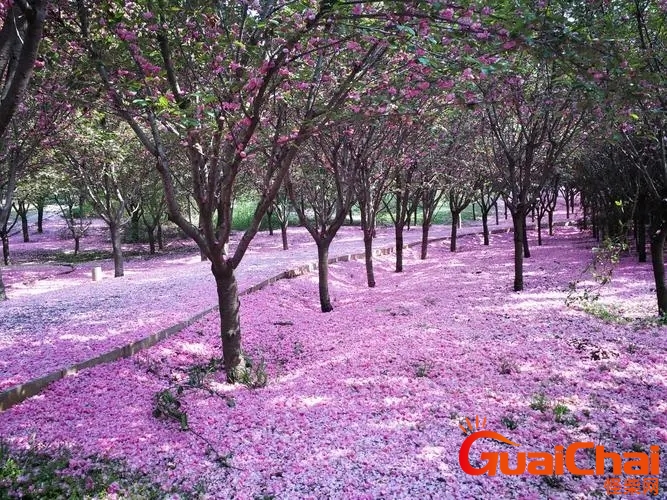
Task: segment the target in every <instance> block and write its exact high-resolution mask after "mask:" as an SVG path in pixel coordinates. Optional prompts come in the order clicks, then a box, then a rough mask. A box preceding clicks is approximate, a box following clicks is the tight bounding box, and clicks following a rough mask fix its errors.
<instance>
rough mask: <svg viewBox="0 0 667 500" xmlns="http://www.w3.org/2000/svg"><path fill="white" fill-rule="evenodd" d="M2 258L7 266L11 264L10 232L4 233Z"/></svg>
mask: <svg viewBox="0 0 667 500" xmlns="http://www.w3.org/2000/svg"><path fill="white" fill-rule="evenodd" d="M1 239H2V260H3V262H4V263H5V266H8V265H9V234H7V233H2V237H1Z"/></svg>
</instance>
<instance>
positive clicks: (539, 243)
mask: <svg viewBox="0 0 667 500" xmlns="http://www.w3.org/2000/svg"><path fill="white" fill-rule="evenodd" d="M543 217H544V214H542V215H540V214H537V246H538V247H541V246H542V218H543Z"/></svg>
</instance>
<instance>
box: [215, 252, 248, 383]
mask: <svg viewBox="0 0 667 500" xmlns="http://www.w3.org/2000/svg"><path fill="white" fill-rule="evenodd" d="M211 271H212V272H213V276H214V277H215V285H216V291H217V292H218V308H219V310H220V339H221V341H222V358H223V360H224V363H225V373H226V374H227V381H228V382H230V383H234V382H237V381H238V380H239V378H240V376H241V374H242V373H243V371H245V363H244V362H243V353H242V352H241V321H240V316H239V307H240V303H239V289H238V284H237V283H236V276H235V275H234V269H233V268H232V267H231V266H230V265H226V266H224V267H221V268H216V267H213V266H212V268H211Z"/></svg>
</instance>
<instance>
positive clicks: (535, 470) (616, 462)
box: [459, 417, 660, 476]
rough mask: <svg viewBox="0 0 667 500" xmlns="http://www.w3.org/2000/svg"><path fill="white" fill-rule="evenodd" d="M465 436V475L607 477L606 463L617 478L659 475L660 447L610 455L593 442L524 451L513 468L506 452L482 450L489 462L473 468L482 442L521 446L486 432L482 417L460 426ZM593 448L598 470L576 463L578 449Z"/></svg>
mask: <svg viewBox="0 0 667 500" xmlns="http://www.w3.org/2000/svg"><path fill="white" fill-rule="evenodd" d="M459 427H460V428H461V430H462V431H463V434H465V435H466V436H467V437H466V438H465V440H464V441H463V444H461V449H460V450H459V465H460V466H461V469H462V470H463V472H465V473H466V474H470V475H472V476H480V475H482V474H488V475H489V476H495V475H496V474H497V473H498V470H500V473H501V474H506V475H520V474H523V473H525V472H528V474H535V475H544V476H551V475H553V474H556V475H562V474H565V470H566V469H567V471H568V472H569V473H570V474H576V475H584V476H585V475H600V476H601V475H604V474H607V473H608V472H609V470H608V469H606V468H605V461H611V473H612V474H614V475H621V474H628V475H633V476H648V475H651V476H657V475H659V474H660V447H659V446H651V447H650V451H649V453H643V452H638V451H631V452H625V453H614V452H607V451H605V449H604V446H600V445H598V446H596V445H595V443H592V442H575V443H572V444H570V445H569V446H568V447H567V448H565V447H564V446H561V445H558V446H554V452H553V454H552V453H546V452H541V451H533V452H530V451H529V452H525V451H520V452H518V453H517V454H516V465H515V466H511V465H510V459H509V453H508V452H506V451H503V452H498V451H493V452H492V451H483V452H482V453H481V455H480V459H481V460H482V461H485V462H486V463H485V464H484V465H482V466H481V467H474V466H473V465H472V464H471V463H470V449H471V448H472V446H473V444H475V442H476V441H477V440H479V439H483V438H487V439H493V440H494V441H497V442H499V443H504V444H507V445H510V446H516V447H518V446H519V444H518V443H515V442H514V441H510V440H509V439H507V438H506V437H505V436H503V435H502V434H500V433H498V432H494V431H490V430H486V429H485V427H486V418H484V420H483V421H482V422H481V423H480V421H479V417H475V424H474V430H473V424H472V422H471V421H470V419H468V418H466V427H464V426H463V425H459ZM586 448H593V449H594V450H595V453H594V454H595V468H594V469H592V468H591V469H587V468H582V467H580V466H578V465H577V463H576V453H577V450H582V449H586Z"/></svg>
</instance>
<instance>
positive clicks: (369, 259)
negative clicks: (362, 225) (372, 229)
mask: <svg viewBox="0 0 667 500" xmlns="http://www.w3.org/2000/svg"><path fill="white" fill-rule="evenodd" d="M364 257H365V260H366V281H367V283H368V287H369V288H373V287H374V286H375V271H374V270H373V235H372V234H370V233H369V232H367V231H366V230H364Z"/></svg>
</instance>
